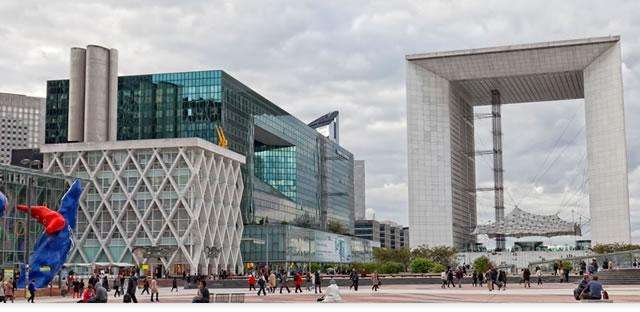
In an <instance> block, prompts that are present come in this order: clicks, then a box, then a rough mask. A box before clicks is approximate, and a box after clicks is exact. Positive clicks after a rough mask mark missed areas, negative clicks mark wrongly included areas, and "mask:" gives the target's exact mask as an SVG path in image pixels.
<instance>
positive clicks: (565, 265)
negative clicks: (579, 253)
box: [562, 261, 573, 271]
mask: <svg viewBox="0 0 640 312" xmlns="http://www.w3.org/2000/svg"><path fill="white" fill-rule="evenodd" d="M562 268H563V269H565V270H567V271H571V270H572V269H573V263H571V261H563V262H562Z"/></svg>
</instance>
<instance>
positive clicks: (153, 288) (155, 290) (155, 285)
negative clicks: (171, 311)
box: [151, 277, 160, 302]
mask: <svg viewBox="0 0 640 312" xmlns="http://www.w3.org/2000/svg"><path fill="white" fill-rule="evenodd" d="M154 294H155V295H156V302H160V299H158V281H157V280H156V278H155V277H154V278H152V279H151V302H153V295H154Z"/></svg>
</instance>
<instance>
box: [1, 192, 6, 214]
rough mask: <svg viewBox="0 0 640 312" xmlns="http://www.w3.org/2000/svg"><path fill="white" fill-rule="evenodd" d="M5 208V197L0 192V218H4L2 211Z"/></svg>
mask: <svg viewBox="0 0 640 312" xmlns="http://www.w3.org/2000/svg"><path fill="white" fill-rule="evenodd" d="M6 208H7V196H4V194H2V192H0V218H2V216H4V210H5V209H6Z"/></svg>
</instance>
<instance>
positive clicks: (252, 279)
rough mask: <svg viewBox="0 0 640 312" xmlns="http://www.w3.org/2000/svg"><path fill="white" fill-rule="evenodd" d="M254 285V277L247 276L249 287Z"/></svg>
mask: <svg viewBox="0 0 640 312" xmlns="http://www.w3.org/2000/svg"><path fill="white" fill-rule="evenodd" d="M255 284H256V277H255V276H253V275H249V285H255Z"/></svg>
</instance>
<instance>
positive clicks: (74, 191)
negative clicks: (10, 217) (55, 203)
mask: <svg viewBox="0 0 640 312" xmlns="http://www.w3.org/2000/svg"><path fill="white" fill-rule="evenodd" d="M81 193H82V186H81V185H80V180H75V181H74V182H73V184H72V185H71V187H70V188H69V190H68V191H67V193H65V194H64V196H63V197H62V201H61V203H60V209H59V210H58V211H57V212H55V211H51V210H49V209H48V208H46V207H44V208H45V209H46V211H45V210H42V209H35V210H34V207H32V208H31V209H32V213H33V214H34V217H36V219H38V221H39V222H40V223H42V224H43V225H44V226H45V231H44V232H43V233H42V235H40V238H39V239H38V241H37V242H36V245H35V246H34V250H33V254H31V257H29V268H30V270H29V280H33V281H35V286H36V288H45V287H47V286H48V285H49V283H50V282H51V280H53V277H54V276H55V275H56V274H58V272H59V271H60V269H62V265H63V264H64V262H65V260H66V259H67V256H68V254H69V251H70V250H71V248H72V247H73V238H72V235H71V233H72V231H73V230H75V227H76V215H77V212H78V204H79V201H80V194H81ZM35 208H43V207H35ZM19 209H20V208H19ZM20 210H23V209H20ZM34 211H40V212H34ZM60 217H62V218H64V223H61V222H60ZM60 224H63V226H59V225H60ZM25 269H26V268H25V267H24V266H23V267H21V268H20V279H19V280H18V287H20V288H24V287H25V285H27V284H28V281H26V280H25V278H26V272H25Z"/></svg>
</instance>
